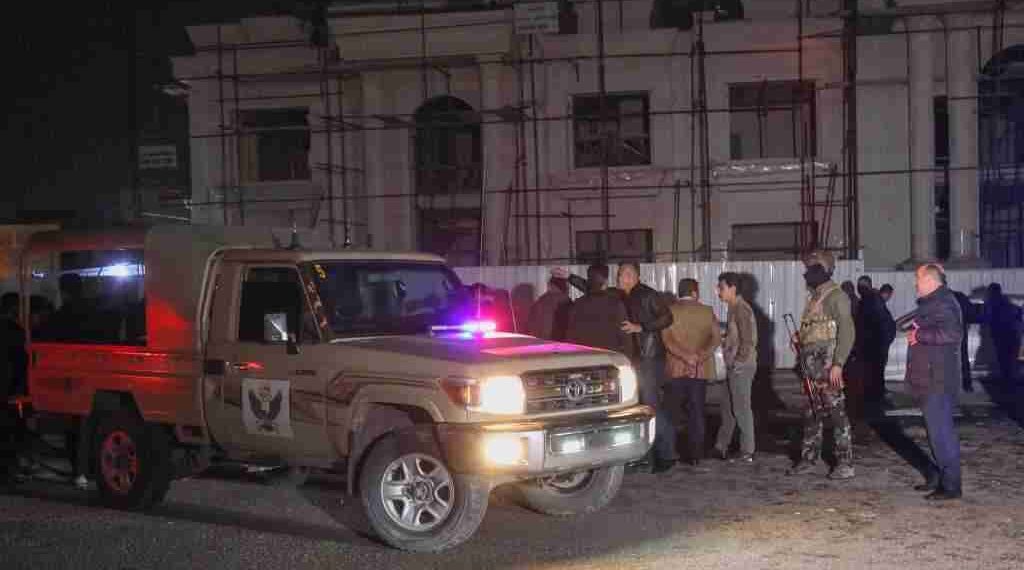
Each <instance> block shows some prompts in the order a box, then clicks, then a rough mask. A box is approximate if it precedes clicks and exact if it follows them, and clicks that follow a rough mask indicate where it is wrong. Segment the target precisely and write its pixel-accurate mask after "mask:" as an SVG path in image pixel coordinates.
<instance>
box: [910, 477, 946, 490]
mask: <svg viewBox="0 0 1024 570" xmlns="http://www.w3.org/2000/svg"><path fill="white" fill-rule="evenodd" d="M940 483H941V482H940V480H939V475H938V474H937V473H936V474H933V475H930V476H929V477H927V478H926V479H925V480H924V483H921V484H920V485H914V490H915V491H929V492H931V491H938V490H939V489H940V488H941V484H940Z"/></svg>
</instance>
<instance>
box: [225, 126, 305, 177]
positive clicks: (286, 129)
mask: <svg viewBox="0 0 1024 570" xmlns="http://www.w3.org/2000/svg"><path fill="white" fill-rule="evenodd" d="M275 112H277V113H281V114H282V115H284V114H287V113H289V112H294V113H296V114H297V115H298V114H300V113H301V115H302V117H303V120H302V122H301V123H300V122H297V121H296V122H294V123H289V122H288V120H287V118H282V119H281V123H282V124H280V125H272V126H260V125H255V126H250V125H249V124H248V123H249V122H259V121H253V120H251V119H247V117H256V116H259V114H264V115H265V116H266V117H269V116H270V114H271V113H275ZM309 113H310V111H309V109H308V108H307V107H274V108H252V109H240V110H239V111H238V112H237V116H236V119H235V120H236V124H237V126H238V128H237V133H238V137H237V139H238V143H237V144H238V157H237V158H238V162H239V165H238V166H239V168H238V171H239V178H240V180H241V182H242V183H244V184H253V183H274V182H309V181H312V180H313V171H312V168H311V167H310V164H309V158H310V154H311V153H312V147H313V136H312V129H311V127H310V124H309ZM265 120H268V119H265ZM268 122H275V121H273V120H268ZM275 135H285V136H288V135H295V136H297V137H298V141H299V142H300V143H302V144H303V145H304V148H303V149H302V156H303V160H299V159H298V156H297V155H298V152H296V156H295V157H292V156H291V154H288V155H287V158H285V157H282V160H285V162H284V163H283V164H287V165H288V168H287V170H288V173H287V174H284V175H283V176H279V175H277V174H271V173H269V172H267V171H265V168H267V166H266V164H267V161H265V160H261V156H263V155H264V153H263V152H261V150H262V145H263V144H264V143H265V142H266V140H267V139H268V137H273V136H275ZM294 142H295V141H292V143H294Z"/></svg>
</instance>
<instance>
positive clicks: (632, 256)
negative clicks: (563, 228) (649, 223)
mask: <svg viewBox="0 0 1024 570" xmlns="http://www.w3.org/2000/svg"><path fill="white" fill-rule="evenodd" d="M603 235H604V232H603V231H601V230H587V231H578V232H576V262H577V263H580V264H589V263H598V262H601V263H622V262H624V261H636V262H640V263H653V262H654V233H653V232H652V231H651V230H647V229H640V230H611V231H609V232H608V244H607V247H604V248H602V247H601V246H602V244H603V239H602V238H603Z"/></svg>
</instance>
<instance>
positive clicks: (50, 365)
mask: <svg viewBox="0 0 1024 570" xmlns="http://www.w3.org/2000/svg"><path fill="white" fill-rule="evenodd" d="M230 230H231V229H230V228H214V227H202V226H163V227H161V226H157V227H151V228H126V229H120V230H107V231H102V232H85V231H83V232H73V231H59V232H43V233H38V234H36V235H34V236H32V238H31V240H30V241H29V243H28V244H27V246H26V248H25V250H24V252H23V254H22V255H21V262H20V289H21V293H22V294H21V299H22V306H21V321H20V322H21V323H22V325H23V327H24V328H25V329H26V332H27V337H28V340H27V345H26V350H27V353H28V364H27V367H28V371H27V374H28V382H27V385H28V388H27V393H26V394H23V395H20V396H18V397H17V398H14V399H12V403H13V404H15V405H16V406H17V409H18V413H19V414H21V415H22V416H24V417H25V418H26V419H27V425H28V426H29V429H30V430H34V432H35V435H37V436H39V435H40V434H45V433H47V432H52V433H68V432H71V433H73V434H74V435H75V436H76V437H74V438H72V440H73V441H76V442H77V443H76V444H75V445H74V446H73V447H74V449H72V451H73V452H74V453H73V455H74V456H75V459H74V464H75V465H76V466H77V470H76V471H77V472H78V473H82V474H85V475H88V476H89V477H90V479H94V480H95V485H96V491H97V492H98V494H99V497H100V498H101V500H102V502H103V503H104V504H106V505H109V506H111V507H116V508H122V509H146V508H149V507H152V506H153V505H155V504H156V503H158V502H159V501H161V499H162V498H163V497H164V496H165V494H166V493H167V491H168V487H169V485H170V483H171V482H172V480H174V479H176V478H181V477H187V476H191V475H194V474H196V473H199V472H201V471H202V470H204V469H206V468H208V467H209V466H210V465H212V464H216V463H223V462H235V463H240V464H246V465H255V466H286V468H287V469H290V470H291V471H292V473H293V474H295V475H296V480H301V479H302V477H303V476H305V475H308V474H317V473H320V474H325V475H329V476H330V477H331V478H332V479H335V480H341V481H344V482H345V483H344V484H343V485H339V487H338V489H337V492H338V493H346V494H348V495H349V496H351V497H352V498H353V500H351V501H349V503H350V504H358V505H359V506H360V510H361V512H362V513H363V514H364V516H365V519H366V521H367V522H369V526H370V528H371V529H372V531H373V532H374V533H376V534H377V535H378V536H379V537H380V539H382V540H383V541H384V542H386V543H387V544H390V545H392V546H394V547H397V548H400V549H405V550H411V551H439V550H443V549H446V548H450V547H453V546H455V545H457V544H459V543H461V542H463V541H465V540H467V539H468V538H470V537H471V536H472V535H473V534H474V532H475V531H476V529H477V527H478V526H479V524H480V522H481V520H482V519H483V517H484V513H485V511H486V508H487V504H488V497H489V494H490V493H491V491H492V490H493V489H495V488H496V487H498V486H501V485H514V486H516V487H518V489H519V491H520V492H518V493H515V495H516V496H521V497H522V500H523V501H524V502H525V504H526V506H527V507H529V508H531V509H534V510H536V511H539V512H542V513H547V514H551V515H563V516H564V515H575V514H580V513H586V512H591V511H594V510H597V509H600V508H602V507H604V506H605V505H606V504H608V502H609V501H611V500H612V498H613V497H614V496H615V495H616V493H617V491H618V489H619V486H620V484H621V481H622V477H623V470H624V465H625V464H626V463H628V462H630V461H634V460H637V459H639V458H641V457H642V456H644V455H645V454H646V453H647V451H648V450H649V448H650V446H651V444H652V442H653V439H654V421H653V417H654V412H653V410H652V409H651V408H649V407H647V406H643V405H638V403H637V380H636V374H635V372H634V370H633V369H632V368H631V367H630V364H629V361H628V360H627V358H626V357H624V356H623V355H620V354H617V353H613V352H607V351H603V350H599V349H595V348H589V347H583V346H577V345H571V344H564V343H556V342H548V341H543V340H539V339H536V338H533V337H529V336H524V335H519V334H512V333H504V332H496V331H495V330H494V326H493V324H492V323H487V322H480V321H478V320H474V316H475V313H474V310H473V309H474V307H473V303H472V302H469V301H467V300H468V299H471V296H470V295H469V294H467V288H466V287H464V286H463V285H462V284H461V283H460V282H459V279H458V277H457V276H456V274H455V273H454V272H453V271H452V270H451V269H450V268H448V267H447V266H446V265H445V263H444V261H443V260H442V259H441V258H439V257H436V256H433V255H425V254H417V253H382V252H375V251H354V250H341V251H337V250H334V251H332V250H329V249H325V250H320V251H318V250H316V249H306V248H303V247H301V246H297V245H293V246H290V247H281V246H279V245H275V244H274V243H261V242H269V240H268V239H267V238H268V237H269V232H265V233H266V235H260V234H259V232H254V231H251V230H250V231H244V232H243V231H241V230H238V231H230ZM30 295H36V296H39V295H45V296H47V297H49V298H50V299H52V300H53V302H54V305H55V306H56V307H57V309H56V311H55V312H54V313H53V314H52V315H49V316H45V315H30V314H29V306H28V302H27V299H28V298H29V296H30Z"/></svg>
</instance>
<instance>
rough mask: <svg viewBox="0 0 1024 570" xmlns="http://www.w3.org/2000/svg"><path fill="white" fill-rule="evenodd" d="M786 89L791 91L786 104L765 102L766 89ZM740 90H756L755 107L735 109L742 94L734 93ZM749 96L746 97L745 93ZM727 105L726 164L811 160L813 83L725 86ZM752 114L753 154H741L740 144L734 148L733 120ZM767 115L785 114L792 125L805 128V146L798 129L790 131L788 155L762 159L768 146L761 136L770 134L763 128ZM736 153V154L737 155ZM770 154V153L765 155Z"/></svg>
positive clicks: (814, 111) (814, 148) (795, 81)
mask: <svg viewBox="0 0 1024 570" xmlns="http://www.w3.org/2000/svg"><path fill="white" fill-rule="evenodd" d="M784 86H788V87H789V88H790V90H791V95H792V97H791V98H790V100H789V102H788V103H768V102H766V101H765V97H766V93H767V90H768V89H769V88H779V87H784ZM740 89H757V90H759V93H758V94H757V95H756V98H757V101H758V102H757V104H756V105H754V106H746V105H742V106H741V105H738V104H737V103H736V99H737V98H740V97H742V95H743V94H740V93H738V90H740ZM748 94H749V93H748ZM728 97H729V99H728V102H729V159H730V160H772V159H808V158H810V159H814V158H815V157H816V156H817V152H818V107H817V89H816V84H815V82H814V80H813V79H804V80H802V81H801V80H798V79H777V80H764V81H752V82H739V83H730V84H729V93H728ZM804 108H806V115H807V118H806V119H804V120H799V119H800V117H802V116H803V110H802V109H804ZM741 113H743V114H745V113H755V114H756V115H757V137H758V138H757V141H756V142H757V144H756V149H757V152H756V153H753V154H749V155H747V153H744V152H743V150H744V148H743V146H742V144H741V145H740V147H739V148H738V149H737V147H736V146H735V144H734V140H735V136H736V131H735V130H734V127H735V126H736V124H737V123H736V121H735V120H734V119H735V118H736V116H738V115H739V114H741ZM769 113H787V114H789V117H788V119H789V120H790V121H791V122H792V123H794V124H795V125H800V126H803V125H804V124H807V125H808V126H809V129H808V134H807V135H808V140H807V141H806V145H805V144H804V142H803V140H802V137H801V133H800V132H799V130H798V129H796V128H794V129H793V140H792V142H791V143H790V147H789V148H790V149H791V150H792V153H791V154H785V155H781V156H776V155H771V154H768V155H766V149H767V148H768V146H769V145H768V144H767V142H768V141H766V140H765V133H766V132H767V131H768V130H770V129H768V128H767V127H766V123H767V117H768V114H769ZM737 150H739V152H737ZM769 152H770V151H769Z"/></svg>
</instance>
